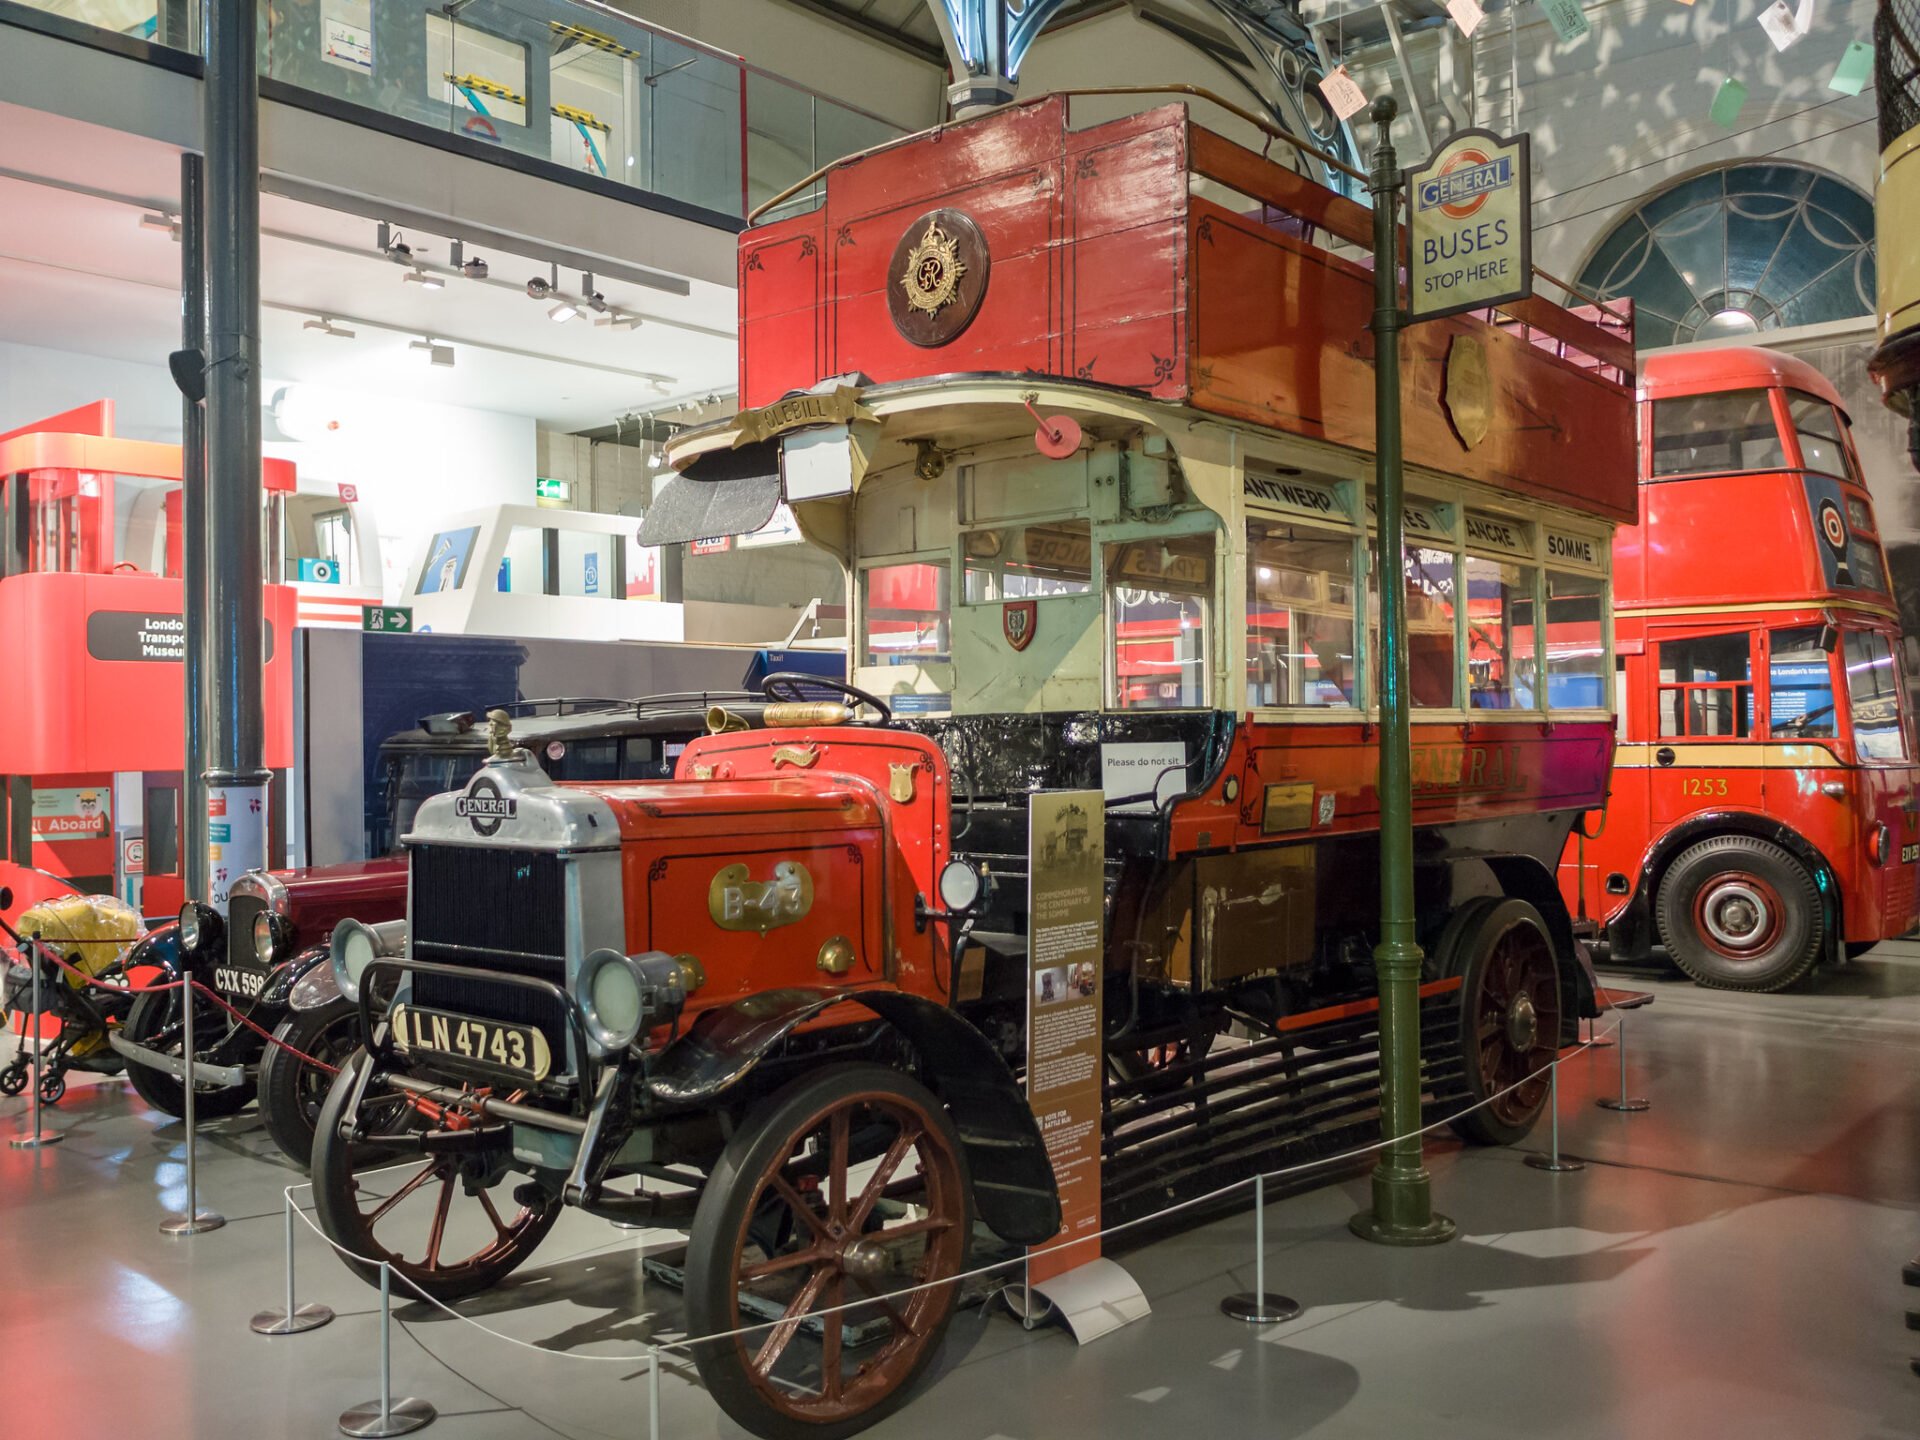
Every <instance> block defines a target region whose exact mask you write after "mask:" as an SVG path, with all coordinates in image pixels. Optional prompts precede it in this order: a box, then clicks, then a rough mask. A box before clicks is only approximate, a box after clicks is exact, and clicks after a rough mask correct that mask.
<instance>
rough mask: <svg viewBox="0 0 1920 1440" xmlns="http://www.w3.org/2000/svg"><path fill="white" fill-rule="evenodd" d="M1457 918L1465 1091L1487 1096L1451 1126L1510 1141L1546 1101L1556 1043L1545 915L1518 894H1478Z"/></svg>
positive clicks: (1555, 994) (1493, 1141)
mask: <svg viewBox="0 0 1920 1440" xmlns="http://www.w3.org/2000/svg"><path fill="white" fill-rule="evenodd" d="M1458 918H1459V920H1460V922H1461V925H1460V929H1459V930H1458V931H1457V932H1456V933H1455V934H1453V936H1452V937H1451V943H1452V951H1453V956H1454V964H1455V966H1456V967H1457V973H1458V974H1459V975H1460V977H1461V985H1460V1043H1461V1050H1462V1052H1463V1055H1464V1058H1465V1061H1466V1073H1467V1093H1468V1096H1469V1098H1470V1099H1471V1100H1472V1101H1473V1102H1475V1103H1476V1104H1477V1103H1478V1102H1481V1101H1485V1102H1486V1103H1485V1104H1482V1105H1480V1107H1479V1108H1478V1109H1476V1110H1472V1111H1470V1112H1468V1113H1467V1114H1465V1115H1463V1116H1461V1117H1460V1118H1459V1119H1458V1120H1456V1121H1455V1122H1454V1129H1455V1130H1457V1131H1458V1132H1459V1133H1460V1134H1461V1136H1462V1137H1464V1138H1465V1139H1468V1140H1471V1141H1474V1142H1476V1143H1478V1144H1483V1145H1511V1144H1513V1143H1514V1142H1515V1141H1517V1140H1519V1139H1521V1138H1522V1137H1523V1136H1525V1135H1526V1133H1527V1132H1528V1131H1529V1130H1531V1129H1532V1128H1533V1122H1534V1121H1535V1120H1536V1119H1537V1118H1538V1117H1539V1114H1540V1112H1541V1110H1542V1109H1544V1108H1545V1106H1546V1103H1547V1092H1548V1085H1549V1082H1550V1079H1551V1076H1550V1075H1549V1073H1548V1072H1549V1067H1551V1065H1552V1064H1553V1059H1554V1056H1555V1055H1557V1054H1558V1053H1559V1049H1560V1015H1561V1008H1560V1006H1561V1000H1560V968H1559V965H1558V963H1557V962H1556V961H1555V959H1554V954H1553V941H1552V940H1551V939H1550V938H1549V936H1548V934H1547V927H1546V922H1545V921H1544V920H1542V919H1541V917H1540V912H1539V911H1538V910H1536V909H1534V908H1533V906H1531V905H1529V904H1528V903H1527V902H1526V901H1524V900H1501V901H1499V902H1497V903H1493V904H1487V903H1485V902H1482V903H1480V904H1478V905H1476V906H1475V908H1474V909H1473V910H1472V911H1471V912H1469V913H1467V914H1464V915H1462V916H1461V917H1458ZM1450 928H1451V927H1450Z"/></svg>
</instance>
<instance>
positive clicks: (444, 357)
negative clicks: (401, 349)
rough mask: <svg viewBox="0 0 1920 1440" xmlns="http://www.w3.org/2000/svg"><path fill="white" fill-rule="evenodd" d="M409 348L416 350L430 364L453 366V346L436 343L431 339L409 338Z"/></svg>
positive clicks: (447, 367) (445, 367)
mask: <svg viewBox="0 0 1920 1440" xmlns="http://www.w3.org/2000/svg"><path fill="white" fill-rule="evenodd" d="M407 348H408V349H409V350H413V351H416V352H417V353H418V354H419V356H420V358H421V359H423V360H425V361H426V362H427V363H428V364H429V365H438V366H440V367H441V368H443V369H447V370H451V369H452V368H453V346H451V345H436V344H435V343H434V342H433V341H431V340H409V341H408V342H407Z"/></svg>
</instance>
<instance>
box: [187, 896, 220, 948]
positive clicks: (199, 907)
mask: <svg viewBox="0 0 1920 1440" xmlns="http://www.w3.org/2000/svg"><path fill="white" fill-rule="evenodd" d="M219 943H220V912H219V911H218V910H216V909H214V908H213V907H212V906H211V905H207V904H203V903H202V902H201V901H198V900H189V901H188V902H187V903H186V904H184V905H182V906H181V907H180V949H181V951H182V953H184V954H187V955H197V954H199V953H200V952H201V951H203V950H207V951H210V950H212V949H214V948H215V947H216V946H217V945H219Z"/></svg>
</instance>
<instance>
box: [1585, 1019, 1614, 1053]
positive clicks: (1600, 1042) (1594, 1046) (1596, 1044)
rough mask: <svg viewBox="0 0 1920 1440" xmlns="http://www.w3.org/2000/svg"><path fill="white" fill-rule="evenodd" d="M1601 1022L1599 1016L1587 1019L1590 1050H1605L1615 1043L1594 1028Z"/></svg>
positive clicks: (1588, 1046)
mask: <svg viewBox="0 0 1920 1440" xmlns="http://www.w3.org/2000/svg"><path fill="white" fill-rule="evenodd" d="M1599 1023H1600V1022H1599V1020H1598V1019H1597V1018H1592V1017H1590V1018H1589V1019H1588V1020H1587V1048H1588V1049H1589V1050H1604V1049H1606V1048H1607V1047H1608V1046H1609V1045H1611V1044H1613V1041H1611V1040H1609V1039H1608V1038H1607V1037H1606V1036H1604V1035H1602V1034H1600V1033H1599V1031H1597V1030H1596V1029H1595V1028H1594V1027H1595V1026H1596V1025H1598V1024H1599Z"/></svg>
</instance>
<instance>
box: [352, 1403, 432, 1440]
mask: <svg viewBox="0 0 1920 1440" xmlns="http://www.w3.org/2000/svg"><path fill="white" fill-rule="evenodd" d="M437 1413H438V1412H437V1411H435V1409H434V1408H433V1406H431V1405H429V1404H428V1403H427V1402H426V1401H424V1400H416V1399H415V1398H414V1397H413V1396H411V1395H409V1396H407V1398H406V1399H404V1400H396V1401H394V1402H393V1404H392V1405H391V1406H389V1407H388V1408H387V1410H386V1412H385V1413H384V1414H383V1413H382V1412H381V1409H380V1402H379V1401H378V1400H369V1401H367V1403H366V1404H364V1405H356V1406H354V1407H353V1408H352V1409H351V1410H348V1411H346V1412H344V1413H343V1414H342V1415H341V1416H340V1433H341V1434H342V1435H353V1436H356V1437H362V1436H364V1437H366V1440H386V1437H387V1436H389V1435H411V1434H412V1433H413V1432H414V1431H415V1430H420V1429H423V1428H425V1427H426V1426H428V1425H431V1424H432V1423H433V1417H434V1416H435V1415H436V1414H437Z"/></svg>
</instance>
